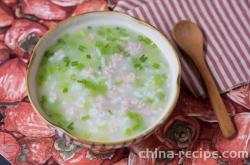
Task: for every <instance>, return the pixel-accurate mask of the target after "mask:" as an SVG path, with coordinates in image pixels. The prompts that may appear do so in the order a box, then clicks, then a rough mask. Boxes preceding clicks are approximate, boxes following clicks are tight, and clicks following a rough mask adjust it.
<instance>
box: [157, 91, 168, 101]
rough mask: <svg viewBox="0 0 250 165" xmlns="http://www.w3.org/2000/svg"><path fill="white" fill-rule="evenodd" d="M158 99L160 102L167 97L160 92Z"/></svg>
mask: <svg viewBox="0 0 250 165" xmlns="http://www.w3.org/2000/svg"><path fill="white" fill-rule="evenodd" d="M157 97H158V99H160V100H164V99H165V98H166V95H165V94H164V93H163V92H159V93H157Z"/></svg>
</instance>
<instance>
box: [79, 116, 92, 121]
mask: <svg viewBox="0 0 250 165" xmlns="http://www.w3.org/2000/svg"><path fill="white" fill-rule="evenodd" d="M90 118H91V117H90V115H84V116H83V117H81V120H82V121H86V120H89V119H90Z"/></svg>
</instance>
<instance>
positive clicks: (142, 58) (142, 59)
mask: <svg viewBox="0 0 250 165" xmlns="http://www.w3.org/2000/svg"><path fill="white" fill-rule="evenodd" d="M147 59H148V57H146V56H145V55H142V56H141V57H140V58H139V60H140V61H141V62H145V61H146V60H147Z"/></svg>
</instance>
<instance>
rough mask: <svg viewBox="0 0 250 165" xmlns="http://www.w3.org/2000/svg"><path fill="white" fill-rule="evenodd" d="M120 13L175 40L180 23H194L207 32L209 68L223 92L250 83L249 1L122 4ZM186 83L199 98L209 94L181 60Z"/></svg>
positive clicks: (129, 0) (125, 0) (123, 0)
mask: <svg viewBox="0 0 250 165" xmlns="http://www.w3.org/2000/svg"><path fill="white" fill-rule="evenodd" d="M115 10H116V11H120V12H124V13H127V14H129V15H131V16H134V17H137V18H139V19H141V20H144V21H146V22H148V23H150V24H151V25H153V26H155V27H156V28H158V29H159V30H160V31H162V32H164V33H165V34H166V36H167V37H168V38H169V39H171V30H172V28H173V27H174V25H175V24H176V23H177V22H178V21H180V20H191V21H192V22H194V23H196V24H198V25H199V26H200V27H201V28H202V29H203V31H204V34H205V38H206V47H205V55H206V61H207V64H208V66H209V68H210V70H211V72H212V74H213V76H214V78H215V80H216V83H217V85H218V87H219V89H220V92H221V93H223V92H226V91H229V90H231V89H232V88H234V87H237V86H240V85H243V84H246V83H249V82H250V1H249V0H120V1H118V3H117V6H116V7H115ZM180 60H181V63H182V68H183V76H182V78H183V80H184V82H185V84H186V85H187V87H188V88H189V89H190V90H191V91H192V92H193V93H194V94H196V95H197V96H204V95H205V92H204V89H203V86H202V83H201V81H200V77H199V75H198V74H197V71H196V70H195V68H194V66H193V65H192V64H191V63H190V61H189V60H188V59H187V58H186V57H184V56H180Z"/></svg>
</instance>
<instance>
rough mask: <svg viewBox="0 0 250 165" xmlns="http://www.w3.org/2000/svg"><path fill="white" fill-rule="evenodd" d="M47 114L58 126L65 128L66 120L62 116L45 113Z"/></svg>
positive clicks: (56, 113) (57, 113)
mask: <svg viewBox="0 0 250 165" xmlns="http://www.w3.org/2000/svg"><path fill="white" fill-rule="evenodd" d="M47 114H48V116H49V117H50V118H51V119H53V121H55V123H56V124H58V126H61V127H65V123H66V120H65V118H64V116H63V115H62V114H60V113H59V112H53V111H50V112H47Z"/></svg>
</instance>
